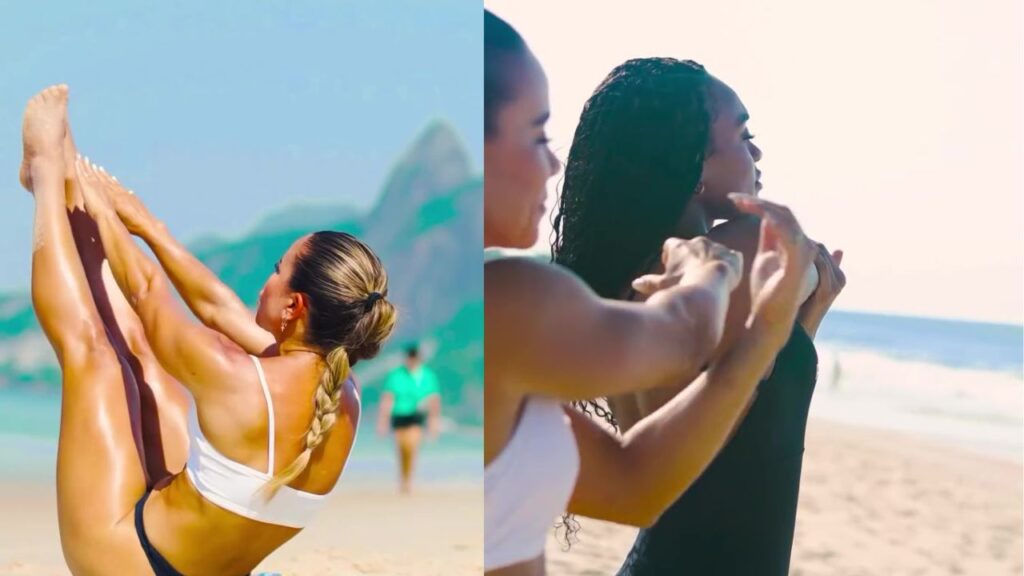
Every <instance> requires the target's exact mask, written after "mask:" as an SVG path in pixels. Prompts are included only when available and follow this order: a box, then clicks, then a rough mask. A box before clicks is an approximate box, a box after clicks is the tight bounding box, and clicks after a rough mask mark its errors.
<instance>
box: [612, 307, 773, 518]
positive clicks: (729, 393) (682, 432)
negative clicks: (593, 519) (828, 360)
mask: <svg viewBox="0 0 1024 576" xmlns="http://www.w3.org/2000/svg"><path fill="white" fill-rule="evenodd" d="M787 335H788V331H786V330H782V329H780V328H779V327H775V326H771V327H768V326H762V325H757V324H755V325H753V326H751V327H750V328H749V329H748V330H747V331H746V332H745V333H744V334H743V336H741V338H740V339H739V340H737V342H736V344H735V346H734V347H733V348H732V350H730V351H729V352H728V353H726V354H725V355H724V356H723V358H722V359H721V361H720V362H719V363H717V364H716V365H714V366H712V367H711V368H710V369H709V370H708V371H707V373H706V374H705V375H704V376H703V377H702V378H701V379H700V380H699V381H698V382H695V383H694V384H693V385H691V386H690V387H688V388H687V389H686V390H685V391H683V392H681V393H680V394H678V395H677V396H676V397H675V398H673V399H672V400H671V401H669V402H668V403H667V404H665V405H664V406H662V407H661V408H660V409H659V410H657V411H656V412H654V413H653V414H651V415H650V416H648V417H647V418H644V419H643V420H641V421H640V422H639V423H638V424H637V425H636V426H635V427H633V428H632V429H630V430H629V432H627V433H626V434H625V436H624V437H623V439H622V451H623V458H624V461H625V462H626V467H627V468H626V469H628V470H630V471H631V472H630V475H629V478H630V482H629V485H628V487H627V494H626V496H627V497H630V498H633V499H635V501H634V502H630V503H623V505H622V506H623V507H629V508H631V509H633V510H634V511H635V513H636V514H638V515H639V521H640V522H638V523H649V522H653V521H654V520H656V519H657V517H658V516H660V515H661V513H662V512H663V511H664V510H665V508H667V507H668V506H669V505H670V504H671V503H672V502H674V501H675V500H676V499H677V498H678V497H679V495H680V494H682V493H683V492H684V491H685V490H686V489H687V488H688V487H689V486H690V485H691V484H692V483H693V482H694V481H695V480H696V479H697V478H698V477H699V476H700V474H701V473H702V472H703V471H704V469H705V468H706V467H707V466H708V465H709V464H710V463H711V461H712V460H713V459H714V457H715V456H716V455H717V453H718V451H719V450H720V449H721V448H722V446H723V445H724V444H725V442H726V441H727V440H728V438H729V437H730V435H731V434H732V431H733V430H734V429H735V427H736V424H737V422H738V420H739V419H740V418H741V417H742V415H743V414H744V413H745V412H746V409H747V406H748V405H749V402H750V400H751V397H752V395H753V394H754V392H755V391H756V389H757V385H758V383H759V381H760V380H761V378H762V376H763V375H764V374H765V372H766V371H767V370H768V367H769V366H770V365H771V363H772V361H773V360H774V359H775V357H776V355H777V354H778V352H779V350H781V348H782V346H783V345H784V344H785V341H786V337H787Z"/></svg>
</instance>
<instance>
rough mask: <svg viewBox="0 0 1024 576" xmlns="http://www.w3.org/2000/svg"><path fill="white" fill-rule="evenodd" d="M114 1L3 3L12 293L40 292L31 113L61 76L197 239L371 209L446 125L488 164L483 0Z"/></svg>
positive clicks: (94, 125)
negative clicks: (20, 173)
mask: <svg viewBox="0 0 1024 576" xmlns="http://www.w3.org/2000/svg"><path fill="white" fill-rule="evenodd" d="M101 4H102V5H94V3H72V2H46V1H33V2H14V1H8V0H0V6H2V14H3V17H2V18H0V70H2V78H3V80H2V81H0V194H3V195H5V196H6V198H5V200H4V204H3V205H4V209H3V210H0V245H2V246H4V247H5V249H4V250H2V251H0V290H9V289H12V288H15V289H17V288H25V287H27V286H28V278H29V263H30V238H31V214H32V202H31V199H30V198H29V197H28V196H27V194H25V193H24V192H23V191H22V190H21V188H20V187H19V186H18V184H17V177H16V174H17V167H18V165H19V162H20V157H21V136H20V129H21V114H22V110H23V107H24V103H25V101H26V100H27V99H28V98H29V97H30V96H31V95H32V94H33V93H35V92H36V91H37V90H39V89H40V88H42V87H44V86H47V85H49V84H52V83H57V82H65V83H67V84H68V85H69V86H70V87H71V104H70V117H71V122H72V128H73V130H74V132H75V138H76V140H77V142H78V145H79V147H80V148H81V149H82V151H83V153H85V154H87V155H89V156H90V157H91V158H92V159H94V160H95V161H97V162H99V163H101V164H103V165H104V166H105V167H107V168H108V170H110V171H112V172H114V173H115V174H117V175H118V177H119V178H120V179H121V180H122V181H124V182H126V183H127V184H128V185H129V186H131V187H132V188H134V189H135V190H136V192H137V193H139V194H140V195H141V196H142V197H143V198H144V199H145V201H146V202H147V204H148V205H149V206H150V209H151V210H152V211H153V212H154V213H156V214H157V215H158V216H159V217H161V218H162V219H163V220H164V221H165V222H167V224H168V225H169V226H170V228H171V230H172V231H173V232H174V233H175V234H176V235H178V236H179V237H181V238H184V239H188V238H192V237H196V236H200V235H206V234H209V233H220V234H222V235H226V236H230V235H234V234H238V233H241V232H244V231H245V229H246V228H247V227H248V226H250V225H252V224H254V223H255V222H256V221H257V220H258V219H259V218H260V217H261V216H263V215H264V214H266V213H267V212H270V211H271V210H273V209H275V208H279V207H282V206H286V205H288V204H292V203H296V202H302V201H309V202H318V203H319V202H332V203H339V204H351V205H353V206H357V207H366V206H369V205H370V204H371V203H372V202H373V200H374V199H375V198H376V195H377V193H378V192H379V190H380V186H381V184H382V183H383V179H384V178H385V176H386V175H387V172H388V170H389V169H390V167H391V166H392V164H393V163H394V162H395V161H396V160H397V158H398V156H399V154H401V152H402V151H403V150H404V149H405V148H406V147H407V146H408V145H409V144H410V143H411V141H412V140H413V138H414V137H415V136H416V135H417V134H418V133H419V131H420V130H421V129H422V128H423V127H424V126H425V125H426V124H427V123H428V122H429V121H431V120H432V119H444V120H446V121H448V122H450V123H451V124H453V125H454V126H455V128H456V130H457V131H458V133H459V134H460V136H461V137H462V138H463V139H464V141H465V143H466V145H467V148H468V150H469V151H470V154H471V156H472V158H473V161H474V163H475V165H476V166H477V167H478V168H480V169H482V165H483V161H482V142H483V140H482V138H483V127H482V122H481V119H482V118H483V65H482V25H481V3H480V2H479V0H431V1H429V2H428V1H413V0H406V1H401V0H386V1H377V0H374V1H360V2H349V1H342V2H339V1H334V2H326V1H321V2H302V3H292V2H283V1H276V2H241V1H230V2H198V1H188V2H173V3H170V2H127V1H122V0H117V1H106V2H103V3H101ZM3 171H6V172H3ZM4 173H6V176H3V175H2V174H4Z"/></svg>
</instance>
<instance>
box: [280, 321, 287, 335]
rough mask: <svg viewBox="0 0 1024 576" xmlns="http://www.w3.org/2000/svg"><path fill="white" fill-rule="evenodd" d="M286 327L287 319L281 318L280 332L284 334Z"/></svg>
mask: <svg viewBox="0 0 1024 576" xmlns="http://www.w3.org/2000/svg"><path fill="white" fill-rule="evenodd" d="M287 328H288V321H287V320H281V333H282V334H284V331H285V329H287Z"/></svg>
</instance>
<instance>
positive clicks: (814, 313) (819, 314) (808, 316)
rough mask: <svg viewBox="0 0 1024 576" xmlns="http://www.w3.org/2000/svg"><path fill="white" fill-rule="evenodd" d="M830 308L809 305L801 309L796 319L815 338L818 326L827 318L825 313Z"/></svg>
mask: <svg viewBox="0 0 1024 576" xmlns="http://www.w3.org/2000/svg"><path fill="white" fill-rule="evenodd" d="M827 312H828V309H827V308H826V309H825V310H819V309H816V308H814V307H812V306H808V307H806V308H804V309H802V310H800V314H798V315H797V317H796V321H797V322H798V323H799V324H800V326H802V327H803V329H804V332H807V335H808V336H810V337H811V339H814V337H815V336H816V335H817V334H818V328H820V327H821V321H822V320H824V319H825V314H826V313H827Z"/></svg>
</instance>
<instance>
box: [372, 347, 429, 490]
mask: <svg viewBox="0 0 1024 576" xmlns="http://www.w3.org/2000/svg"><path fill="white" fill-rule="evenodd" d="M440 419H441V389H440V386H438V383H437V375H436V374H434V371H433V370H431V369H430V367H429V366H426V365H425V364H424V363H423V360H422V359H421V358H420V350H419V347H418V346H417V345H415V344H413V345H410V346H408V347H407V348H406V350H405V361H404V362H403V363H402V365H401V366H399V367H397V368H395V369H394V370H392V371H391V372H390V373H389V374H388V377H387V380H385V382H384V392H383V394H382V395H381V402H380V412H379V414H378V419H377V432H378V433H379V434H380V435H382V436H383V435H385V434H387V432H388V429H389V428H390V430H391V432H392V433H393V434H394V435H395V445H396V447H397V449H398V465H399V489H400V491H401V492H402V493H403V494H408V493H409V492H411V491H412V477H413V472H414V469H415V466H416V456H417V455H418V454H419V449H420V441H421V440H422V438H423V428H424V427H426V428H427V431H428V433H429V434H430V437H431V439H436V438H437V436H438V434H439V431H440Z"/></svg>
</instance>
